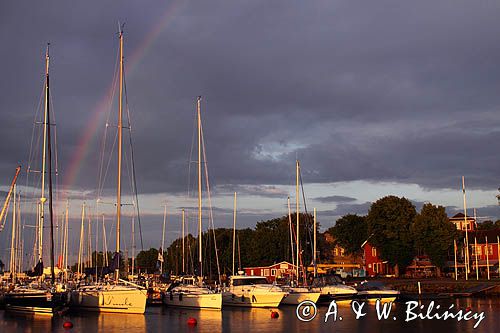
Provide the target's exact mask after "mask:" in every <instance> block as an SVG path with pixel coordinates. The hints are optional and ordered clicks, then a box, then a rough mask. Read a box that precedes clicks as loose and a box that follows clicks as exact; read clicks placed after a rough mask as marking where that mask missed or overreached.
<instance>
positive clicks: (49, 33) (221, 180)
mask: <svg viewBox="0 0 500 333" xmlns="http://www.w3.org/2000/svg"><path fill="white" fill-rule="evenodd" d="M499 16H500V3H498V2H495V1H480V2H473V1H460V0H458V1H457V0H453V1H451V0H450V1H435V0H434V1H427V0H422V1H413V2H406V1H405V2H403V1H385V0H379V1H369V2H366V1H352V0H351V1H326V0H325V1H282V0H276V1H258V0H255V1H239V0H234V1H220V0H214V1H209V2H207V1H189V0H175V1H156V0H143V1H130V0H124V1H120V2H119V4H118V3H116V2H112V1H109V0H105V1H95V0H88V1H79V2H73V1H71V2H68V1H63V0H54V1H45V2H40V1H27V2H23V1H3V2H1V3H0V45H2V47H1V48H0V61H1V63H2V80H0V117H1V121H0V142H1V145H0V154H1V156H2V159H1V160H0V175H1V176H0V185H1V186H0V189H1V190H2V191H4V192H5V191H7V190H8V186H9V185H10V182H11V180H12V177H13V175H14V170H15V167H16V166H17V165H18V164H21V165H23V166H24V167H25V168H24V169H23V170H24V172H23V174H22V177H21V179H20V180H19V182H20V184H26V186H25V188H24V189H25V192H26V193H27V192H29V189H30V187H29V186H28V183H26V179H25V178H26V166H27V165H32V167H33V168H34V165H35V164H36V163H38V164H39V163H40V162H39V161H38V162H37V158H38V156H39V155H33V156H35V157H37V158H33V161H32V162H29V159H30V158H29V156H30V149H32V148H33V147H32V146H33V145H31V144H30V143H31V142H32V133H33V128H35V129H36V128H37V126H36V124H35V125H34V122H36V120H35V119H37V118H36V115H37V114H38V115H40V107H39V105H40V101H41V96H42V93H43V85H44V70H45V67H44V66H45V65H44V61H45V51H46V45H47V43H48V42H50V75H51V78H50V81H51V94H52V98H51V100H52V104H51V105H52V107H53V112H54V116H55V123H56V124H55V126H53V127H54V128H55V129H56V132H57V139H56V145H57V157H58V160H57V165H58V175H57V182H58V189H59V192H60V193H61V197H63V198H68V199H70V215H71V226H70V228H71V230H72V233H73V232H74V234H73V237H76V236H75V235H76V234H77V233H78V230H79V224H80V221H79V216H80V211H81V205H82V203H83V201H85V202H86V203H87V205H89V207H90V208H91V211H97V210H98V208H97V207H96V201H95V200H96V193H97V188H98V183H99V161H100V159H101V157H100V156H101V148H102V142H103V137H104V133H107V139H110V138H111V139H110V140H108V141H109V142H108V143H107V147H108V148H110V147H112V143H113V138H114V135H115V133H116V124H117V122H116V94H117V92H116V90H113V82H114V73H115V68H116V61H117V51H118V35H117V32H118V26H119V22H120V24H123V23H124V28H123V29H124V44H125V46H124V56H125V70H126V86H127V101H128V107H129V110H130V121H131V133H132V138H133V147H134V148H133V153H134V161H135V170H136V178H137V189H138V193H139V207H140V212H141V227H142V233H143V241H144V247H145V248H148V247H150V246H155V247H157V246H158V245H159V242H160V240H161V229H162V223H163V210H164V205H165V203H166V205H167V212H168V219H167V221H168V222H167V228H166V229H167V235H166V239H167V243H168V242H170V241H171V240H172V239H174V238H176V237H178V236H179V230H180V214H181V213H180V212H181V209H182V208H186V209H187V210H188V211H189V214H188V215H189V216H192V217H195V211H194V210H193V208H195V207H196V201H195V198H193V197H192V194H193V188H192V187H193V184H195V179H194V178H193V177H190V172H189V170H191V176H194V172H193V171H194V168H195V164H193V163H192V162H193V161H196V155H191V150H192V149H193V148H194V149H196V146H194V147H193V145H192V142H193V133H194V130H195V129H194V124H195V123H194V120H195V110H196V97H197V96H199V95H201V96H203V98H202V102H201V112H202V119H203V132H204V141H205V147H206V158H207V160H206V165H207V167H208V172H209V180H210V187H211V194H212V197H211V203H212V206H213V211H214V223H215V226H216V227H230V226H231V225H232V222H233V220H232V219H233V215H232V214H233V196H234V194H233V193H234V192H235V191H236V192H237V193H238V194H237V195H238V201H237V207H238V217H237V224H238V227H241V228H243V227H254V226H255V223H256V222H258V221H262V220H266V219H269V218H273V217H279V216H282V215H285V214H287V197H288V196H290V198H291V202H292V210H293V209H295V208H294V207H295V160H296V159H299V160H300V164H301V172H302V180H303V185H304V193H305V196H306V203H307V209H308V211H312V209H313V208H317V210H318V219H319V221H320V223H321V225H322V228H323V230H324V229H326V228H328V227H330V226H332V225H334V223H335V220H336V219H337V218H338V217H340V216H342V215H344V214H348V213H357V214H366V213H367V211H368V209H369V207H370V204H371V203H372V202H374V201H376V200H377V199H379V198H381V197H383V196H386V195H398V196H404V197H406V198H408V199H410V200H411V201H412V202H413V203H414V204H415V206H416V207H417V209H420V207H421V206H422V204H423V203H425V202H431V203H433V204H437V205H443V206H446V207H447V213H448V214H449V215H453V214H454V213H456V212H459V211H460V210H463V197H462V176H464V177H465V184H466V188H467V206H468V208H470V209H471V210H470V214H472V208H476V209H477V215H478V216H480V217H481V218H483V219H493V220H496V219H498V218H500V208H499V207H498V205H497V199H496V195H497V194H498V190H497V188H498V187H499V185H500V184H499V183H498V170H499V168H498V166H499V164H500V155H499V154H497V146H496V144H497V142H499V139H500V114H499V111H498V108H499V105H500V94H499V93H498V92H499V91H500V66H499V60H498V59H500V43H498V36H499V35H500V21H499V20H498V17H499ZM113 92H114V94H113ZM113 96H114V97H115V98H114V99H112V98H111V97H113ZM37 112H38V113H37ZM106 123H108V125H109V126H108V128H107V131H105V129H106ZM38 127H39V126H38ZM34 133H35V135H34V137H35V138H36V137H37V135H36V133H38V132H36V131H35V132H34ZM127 133H128V132H127ZM126 140H127V145H128V140H129V137H128V134H127V135H126ZM34 142H35V143H36V142H37V141H36V140H35V141H34ZM30 146H31V148H30ZM36 146H37V145H36V144H35V145H34V147H35V148H36ZM109 151H110V152H111V153H110V155H109V156H114V155H113V154H114V153H113V150H112V149H111V148H110V149H109ZM126 156H127V157H126V158H127V160H128V159H129V158H130V153H128V155H126ZM108 158H109V157H106V158H105V159H104V160H105V161H108V160H109V161H110V162H109V165H110V167H109V170H108V173H107V176H106V179H105V181H104V182H102V184H104V185H102V186H103V189H104V192H103V193H104V194H105V199H103V202H104V201H106V202H108V205H109V204H110V203H111V206H112V203H113V200H114V198H113V195H114V194H113V193H114V192H113V191H114V187H115V184H116V181H115V178H116V171H115V169H114V165H115V163H116V161H115V159H116V158H115V157H112V158H111V159H108ZM38 160H39V159H38ZM128 168H129V169H128V170H125V171H124V172H125V176H124V177H125V178H126V179H127V180H128V179H129V175H130V171H129V170H130V166H129V167H128ZM125 183H126V184H125V186H124V196H125V199H124V201H126V202H129V203H130V202H132V201H133V197H131V196H130V193H131V191H130V187H131V186H130V181H128V182H125ZM33 186H36V185H33ZM190 188H191V189H190ZM189 189H190V190H189ZM188 190H189V191H190V192H191V197H190V198H188V197H187V193H188ZM2 193H3V192H2ZM204 197H205V199H204V206H205V207H207V206H208V200H207V199H206V195H205V194H204ZM127 200H128V201H127ZM61 205H62V206H64V204H61ZM61 205H60V206H59V207H62V206H61ZM131 207H132V206H124V209H123V210H124V215H125V217H126V220H127V221H128V220H129V219H130V215H131V214H132V213H131V212H132V210H133V209H132V208H131ZM100 209H101V210H103V211H106V212H107V214H108V216H107V217H106V218H107V219H108V220H109V221H110V222H109V224H110V225H109V226H108V230H111V229H112V228H113V227H112V225H111V224H112V222H111V221H112V220H113V219H114V218H113V216H112V211H113V209H110V208H109V207H108V208H102V207H101V208H100ZM301 209H302V210H303V209H304V207H303V205H302V208H301ZM59 210H60V211H62V209H59ZM29 216H30V215H29V214H26V218H28V217H29ZM205 216H207V214H205ZM193 221H194V220H193ZM27 223H28V224H29V222H27ZM127 223H128V222H127ZM192 223H194V222H192ZM204 224H205V228H206V226H207V225H208V219H205V220H204ZM8 228H9V224H7V226H6V229H5V231H4V232H3V234H1V235H0V239H3V240H6V239H8V236H6V234H7V233H8V232H9V231H8V230H9V229H8ZM124 237H125V236H124ZM127 237H128V236H127ZM127 242H129V244H130V240H129V239H128V240H127V241H126V243H127ZM2 244H7V243H5V242H4V241H2ZM1 247H2V248H3V247H4V246H1ZM1 251H3V249H2V250H1ZM0 256H1V254H0Z"/></svg>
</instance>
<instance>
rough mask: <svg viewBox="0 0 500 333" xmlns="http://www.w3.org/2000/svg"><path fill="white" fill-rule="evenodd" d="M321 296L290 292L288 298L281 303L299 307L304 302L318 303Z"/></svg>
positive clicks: (319, 294) (312, 293) (311, 293)
mask: <svg viewBox="0 0 500 333" xmlns="http://www.w3.org/2000/svg"><path fill="white" fill-rule="evenodd" d="M320 296H321V293H314V292H308V291H307V292H301V291H299V292H290V293H289V294H288V296H286V297H285V298H284V299H283V300H282V301H281V303H282V304H288V305H298V304H300V303H302V302H303V301H311V302H313V303H316V302H317V301H318V299H319V297H320Z"/></svg>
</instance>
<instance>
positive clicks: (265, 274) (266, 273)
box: [263, 268, 269, 276]
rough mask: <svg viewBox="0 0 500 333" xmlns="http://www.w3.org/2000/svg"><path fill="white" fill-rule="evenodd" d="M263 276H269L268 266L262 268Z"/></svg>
mask: <svg viewBox="0 0 500 333" xmlns="http://www.w3.org/2000/svg"><path fill="white" fill-rule="evenodd" d="M263 275H264V276H269V268H266V269H264V274H263Z"/></svg>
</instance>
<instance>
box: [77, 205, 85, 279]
mask: <svg viewBox="0 0 500 333" xmlns="http://www.w3.org/2000/svg"><path fill="white" fill-rule="evenodd" d="M84 222H85V202H84V203H83V205H82V224H81V226H80V247H79V249H78V278H80V277H81V275H82V274H83V258H82V257H83V231H84Z"/></svg>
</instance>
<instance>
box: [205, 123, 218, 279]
mask: <svg viewBox="0 0 500 333" xmlns="http://www.w3.org/2000/svg"><path fill="white" fill-rule="evenodd" d="M200 130H201V144H202V147H203V161H204V162H205V168H204V169H205V181H206V185H207V197H208V206H209V228H210V223H211V225H212V233H213V237H214V246H215V258H216V260H217V274H218V276H219V284H220V283H221V282H222V278H221V274H220V265H219V254H218V250H217V239H216V238H215V226H214V216H213V209H212V196H211V194H210V182H209V181H208V161H207V155H206V151H205V136H204V135H203V125H202V124H201V123H200Z"/></svg>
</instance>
